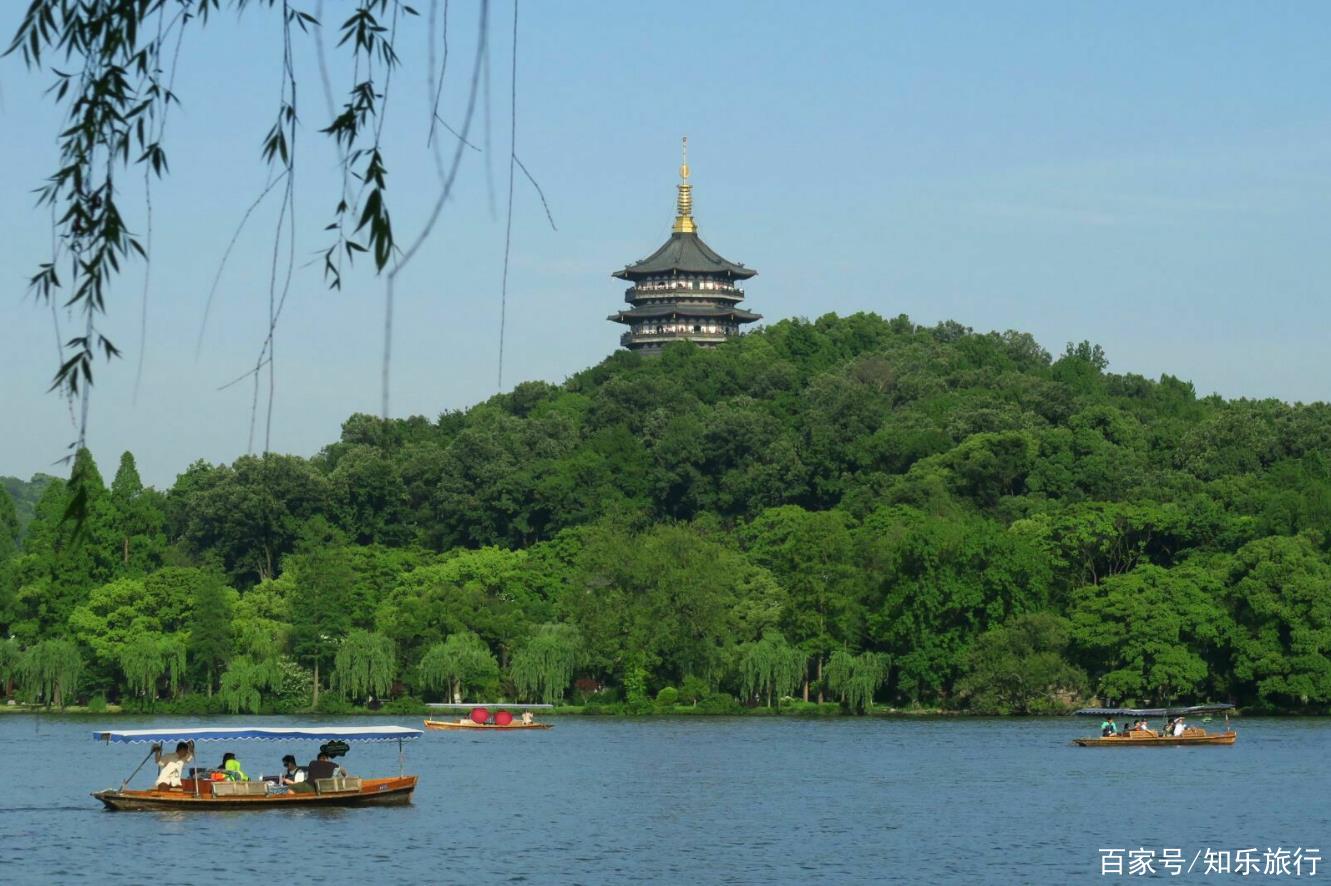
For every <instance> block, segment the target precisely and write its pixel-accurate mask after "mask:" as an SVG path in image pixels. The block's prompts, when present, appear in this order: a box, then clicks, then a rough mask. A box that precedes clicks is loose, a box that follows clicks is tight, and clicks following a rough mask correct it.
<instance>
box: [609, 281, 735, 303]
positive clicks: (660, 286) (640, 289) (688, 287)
mask: <svg viewBox="0 0 1331 886" xmlns="http://www.w3.org/2000/svg"><path fill="white" fill-rule="evenodd" d="M674 292H687V293H690V294H703V295H719V296H721V297H722V298H737V299H743V298H744V290H743V289H742V288H740V287H738V286H720V285H715V284H713V285H712V286H704V285H703V284H702V283H699V282H697V281H688V280H679V281H676V282H674V283H638V284H636V285H634V286H630V287H629V288H628V289H625V290H624V298H625V299H626V300H630V299H632V298H634V297H635V296H637V297H643V296H645V297H648V298H650V297H652V296H655V295H668V294H670V293H674Z"/></svg>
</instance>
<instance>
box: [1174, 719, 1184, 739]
mask: <svg viewBox="0 0 1331 886" xmlns="http://www.w3.org/2000/svg"><path fill="white" fill-rule="evenodd" d="M1186 728H1187V727H1186V726H1184V725H1183V718H1182V717H1179V718H1178V719H1177V720H1175V721H1174V735H1175V736H1180V735H1182V734H1183V730H1184V729H1186Z"/></svg>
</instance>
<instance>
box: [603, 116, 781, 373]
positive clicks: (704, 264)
mask: <svg viewBox="0 0 1331 886" xmlns="http://www.w3.org/2000/svg"><path fill="white" fill-rule="evenodd" d="M688 148H689V140H688V139H687V138H686V139H684V162H683V163H681V164H680V167H679V177H680V183H679V184H678V185H677V186H676V188H677V189H678V191H679V196H678V205H677V210H676V215H675V226H674V228H672V229H671V233H670V239H669V240H667V241H666V242H665V244H664V245H663V246H662V247H661V248H660V249H658V250H656V251H655V252H653V253H652V254H651V255H649V256H647V258H644V259H643V260H642V261H640V262H636V263H635V264H631V265H628V266H626V267H625V268H624V269H623V270H622V271H615V273H614V274H613V276H615V277H618V278H619V279H621V280H628V281H629V282H630V283H631V284H632V285H631V286H629V288H628V289H626V290H624V301H626V302H628V303H629V304H630V305H631V306H632V307H630V308H629V309H628V310H624V311H620V312H618V313H616V314H611V315H610V316H609V317H607V318H606V319H607V320H611V321H613V322H615V323H623V324H624V325H625V326H627V327H628V328H629V329H628V332H625V333H624V334H623V335H622V336H620V338H619V343H620V344H621V345H623V346H624V347H626V348H628V349H630V350H633V351H641V352H642V353H644V354H659V353H661V349H662V348H664V347H665V346H666V345H668V344H670V343H671V342H673V341H681V340H684V341H691V342H693V343H695V344H697V345H699V346H701V347H704V348H711V347H715V346H717V345H719V344H720V343H721V342H723V341H725V340H726V339H728V338H733V337H734V336H737V335H739V331H740V327H741V326H742V325H743V324H745V323H752V322H753V321H755V320H761V319H762V315H761V314H753V313H750V312H749V311H746V310H743V309H742V308H740V307H739V303H740V302H741V301H743V300H744V290H743V289H741V288H740V286H739V282H740V281H741V280H747V279H749V278H750V277H752V276H753V275H754V274H756V273H758V272H757V271H755V270H753V269H752V268H746V267H744V265H741V264H736V263H734V262H731V261H727V260H726V259H724V258H722V257H721V256H719V255H717V254H716V253H715V252H713V251H712V248H711V247H710V246H708V245H707V244H706V243H704V242H702V238H701V237H699V236H698V226H697V225H696V224H694V222H693V185H691V184H689V155H688Z"/></svg>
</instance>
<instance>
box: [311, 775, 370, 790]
mask: <svg viewBox="0 0 1331 886" xmlns="http://www.w3.org/2000/svg"><path fill="white" fill-rule="evenodd" d="M360 784H361V782H360V778H358V777H356V776H347V777H345V778H319V779H315V782H314V789H315V790H316V791H318V792H319V793H321V794H352V793H359V792H360V789H361V787H360Z"/></svg>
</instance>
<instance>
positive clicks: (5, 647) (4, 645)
mask: <svg viewBox="0 0 1331 886" xmlns="http://www.w3.org/2000/svg"><path fill="white" fill-rule="evenodd" d="M22 663H23V653H22V652H21V651H20V650H19V648H18V640H15V639H14V638H13V637H10V638H9V639H7V640H0V693H2V694H4V695H6V696H7V695H9V691H10V686H11V684H12V683H13V682H14V681H15V680H17V679H18V678H19V668H20V667H21V665H22Z"/></svg>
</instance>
